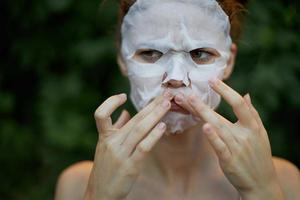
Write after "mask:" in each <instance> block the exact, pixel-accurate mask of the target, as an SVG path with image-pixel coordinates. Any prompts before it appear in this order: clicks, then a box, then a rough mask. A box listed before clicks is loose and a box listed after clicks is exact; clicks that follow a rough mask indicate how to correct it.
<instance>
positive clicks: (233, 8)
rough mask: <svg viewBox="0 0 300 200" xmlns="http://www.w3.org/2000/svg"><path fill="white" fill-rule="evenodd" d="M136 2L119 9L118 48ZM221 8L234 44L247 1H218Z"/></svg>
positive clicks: (129, 1)
mask: <svg viewBox="0 0 300 200" xmlns="http://www.w3.org/2000/svg"><path fill="white" fill-rule="evenodd" d="M135 1H136V0H120V8H119V26H118V35H117V37H118V38H117V47H118V48H119V47H120V42H121V34H120V28H121V24H122V21H123V18H124V16H125V15H126V14H127V12H128V10H129V8H130V7H131V6H132V5H133V4H134V3H135ZM217 1H218V2H219V4H220V6H221V7H222V8H223V10H224V11H225V13H226V14H227V15H228V16H229V19H230V24H231V31H230V35H231V37H232V39H233V41H234V42H237V41H238V39H239V38H240V35H241V24H242V19H243V15H242V13H243V12H244V11H245V5H246V3H247V0H217Z"/></svg>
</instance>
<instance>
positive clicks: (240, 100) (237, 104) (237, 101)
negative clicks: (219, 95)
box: [233, 97, 246, 107]
mask: <svg viewBox="0 0 300 200" xmlns="http://www.w3.org/2000/svg"><path fill="white" fill-rule="evenodd" d="M245 105H246V102H245V100H244V99H243V98H242V97H238V98H235V99H234V100H233V106H235V107H244V106H245Z"/></svg>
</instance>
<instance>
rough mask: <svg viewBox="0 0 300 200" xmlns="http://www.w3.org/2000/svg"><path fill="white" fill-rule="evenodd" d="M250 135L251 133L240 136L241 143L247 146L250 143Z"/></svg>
mask: <svg viewBox="0 0 300 200" xmlns="http://www.w3.org/2000/svg"><path fill="white" fill-rule="evenodd" d="M250 139H251V137H250V134H249V133H245V134H241V135H240V141H241V142H242V143H243V144H247V143H249V142H250Z"/></svg>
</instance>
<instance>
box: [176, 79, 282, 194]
mask: <svg viewBox="0 0 300 200" xmlns="http://www.w3.org/2000/svg"><path fill="white" fill-rule="evenodd" d="M210 85H211V87H212V88H213V89H214V90H215V91H216V92H217V93H219V94H220V95H221V96H222V97H223V98H224V99H225V101H226V102H227V103H228V104H229V105H230V106H231V107H232V108H233V111H234V113H235V115H236V117H237V118H238V121H237V122H236V123H231V122H230V121H228V120H227V119H225V118H224V117H222V116H221V115H219V114H218V113H216V112H215V111H214V110H213V109H211V108H210V107H208V106H207V105H205V104H204V103H203V102H202V101H201V100H200V99H199V98H197V96H195V95H191V96H189V97H187V98H182V97H175V101H176V103H178V104H179V105H181V106H182V107H184V108H187V109H188V110H189V111H190V112H191V113H192V114H193V115H195V116H196V117H199V118H201V119H203V120H204V121H205V122H206V124H205V125H204V126H203V131H204V133H205V135H206V136H207V138H208V141H209V142H210V144H211V145H212V147H213V149H214V150H215V152H216V154H217V156H218V158H219V164H220V167H221V168H222V170H223V172H224V174H225V176H226V177H227V179H228V180H229V181H230V182H231V184H232V185H233V186H234V187H235V188H236V189H237V190H238V191H239V193H240V195H241V197H242V199H243V200H244V199H256V200H259V199H283V195H282V191H281V189H280V187H279V183H278V180H277V175H276V172H275V168H274V165H273V162H272V153H271V148H270V143H269V139H268V135H267V131H266V129H265V128H264V125H263V123H262V120H261V118H260V116H259V114H258V112H257V111H256V109H255V108H254V107H253V105H252V103H251V100H250V96H249V95H246V96H244V97H242V96H241V95H239V94H238V93H237V92H236V91H234V90H233V89H232V88H230V87H229V86H227V85H226V84H225V83H223V82H222V81H221V80H218V79H215V80H213V81H210Z"/></svg>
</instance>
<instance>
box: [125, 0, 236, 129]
mask: <svg viewBox="0 0 300 200" xmlns="http://www.w3.org/2000/svg"><path fill="white" fill-rule="evenodd" d="M121 31H122V44H121V53H122V56H123V58H124V60H125V63H126V66H127V68H128V77H129V80H130V84H131V95H130V97H131V100H132V102H133V104H134V105H135V107H136V108H137V110H141V109H142V108H144V107H145V106H146V105H147V104H149V102H150V101H151V100H152V99H153V98H155V97H157V96H158V95H160V94H162V93H163V91H164V90H165V89H166V87H165V83H167V82H168V81H170V80H177V81H182V83H183V87H180V88H173V89H172V88H170V89H171V92H172V93H173V94H178V93H179V92H182V93H184V94H185V95H189V94H191V93H195V94H196V95H197V96H198V97H199V98H200V99H201V100H202V101H203V102H204V103H206V104H207V105H209V106H210V107H211V108H216V107H217V106H218V104H219V103H220V96H219V95H218V94H217V93H215V92H214V91H213V90H212V89H211V88H210V87H209V84H208V81H209V80H210V79H212V78H221V77H222V75H223V73H224V69H225V67H226V63H227V61H228V58H229V55H230V46H231V43H232V41H231V38H230V34H229V31H230V23H229V20H228V17H227V15H226V14H225V13H224V11H223V10H222V8H221V7H220V6H219V4H218V3H217V2H216V1H215V0H185V1H183V0H164V1H161V0H137V1H136V3H135V4H134V5H133V6H132V7H131V8H130V10H129V12H128V13H127V15H126V16H125V17H124V21H123V24H122V30H121ZM201 48H211V49H214V50H216V51H217V52H218V53H219V54H220V57H218V58H216V59H215V60H214V61H213V62H211V63H210V64H197V63H195V62H194V60H193V59H192V58H191V55H190V52H191V51H192V50H195V49H201ZM141 49H151V50H156V51H159V52H161V53H163V55H162V56H161V57H160V59H158V60H157V61H156V62H155V63H144V62H140V61H137V60H136V59H134V58H133V57H134V55H135V53H136V52H137V51H138V50H141ZM162 121H164V122H165V123H166V124H167V127H168V132H170V133H180V132H183V131H184V130H186V129H187V128H190V127H191V126H194V125H196V124H197V121H196V120H195V119H194V117H193V116H191V115H184V114H180V113H176V112H169V113H168V114H167V115H166V116H165V117H164V118H163V120H162Z"/></svg>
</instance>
